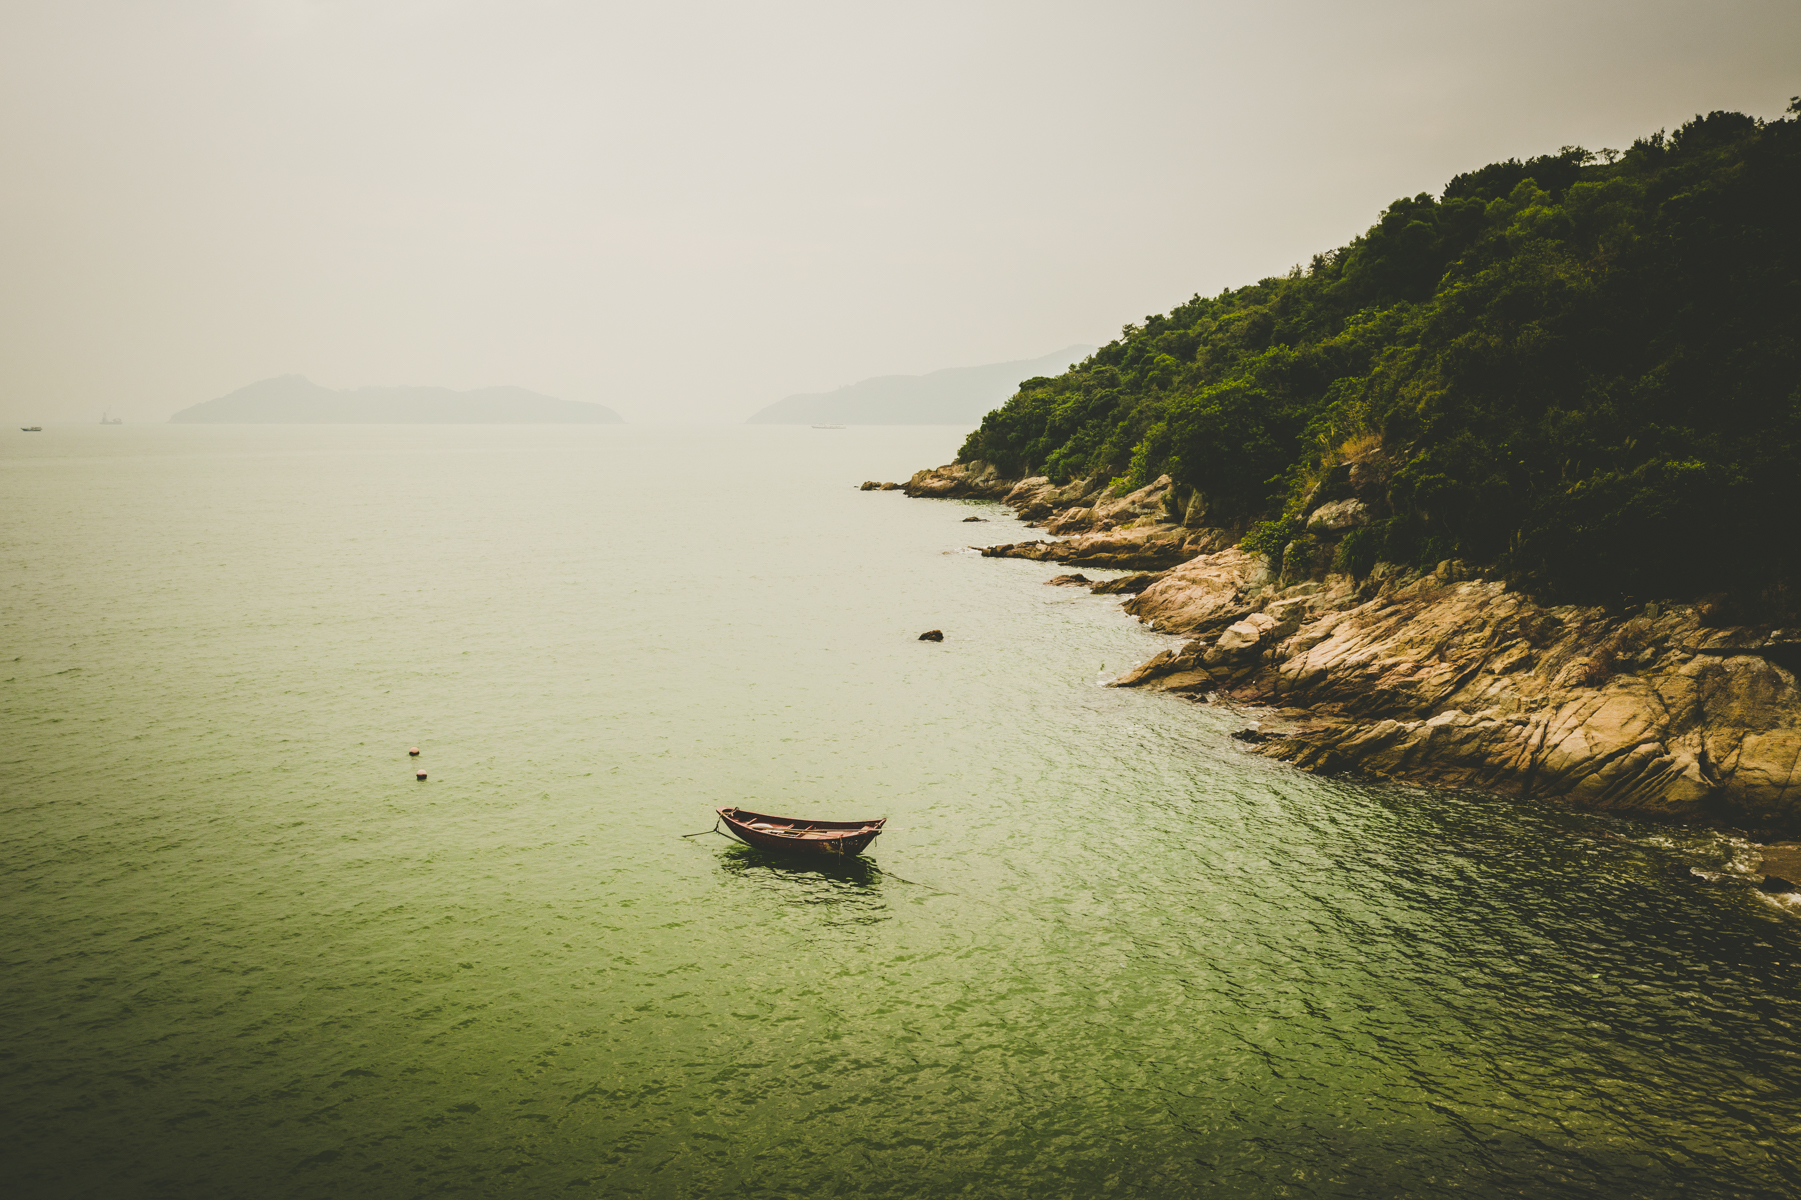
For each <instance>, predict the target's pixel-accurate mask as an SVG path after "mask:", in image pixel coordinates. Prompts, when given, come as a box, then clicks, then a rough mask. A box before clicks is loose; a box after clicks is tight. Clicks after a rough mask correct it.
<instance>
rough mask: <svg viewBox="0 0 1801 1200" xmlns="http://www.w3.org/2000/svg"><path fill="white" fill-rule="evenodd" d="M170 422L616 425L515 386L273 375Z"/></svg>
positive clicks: (579, 405)
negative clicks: (335, 382)
mask: <svg viewBox="0 0 1801 1200" xmlns="http://www.w3.org/2000/svg"><path fill="white" fill-rule="evenodd" d="M169 420H170V421H171V422H175V423H178V424H214V425H622V424H624V423H625V422H624V418H622V417H620V415H619V414H618V413H616V412H614V411H613V410H612V409H610V408H608V407H606V406H605V405H604V404H588V403H585V402H583V401H580V400H559V399H557V398H556V397H555V396H542V395H539V394H538V393H537V392H528V391H526V390H525V389H524V388H517V387H489V388H475V389H473V390H471V391H467V392H457V391H452V390H451V389H450V388H439V387H361V388H355V389H345V390H343V391H338V390H336V389H333V388H328V387H321V386H320V385H319V384H316V383H314V382H313V381H312V380H310V379H308V378H306V377H305V376H303V375H278V376H276V377H275V378H273V379H264V380H260V381H259V382H256V383H252V384H249V385H247V386H245V387H241V388H239V389H238V390H237V391H235V392H232V393H230V394H229V395H225V396H220V397H219V398H218V399H216V400H208V401H206V402H204V403H202V404H196V405H194V406H193V407H191V408H184V409H182V410H181V411H180V412H178V413H176V414H175V415H174V416H172V417H170V418H169Z"/></svg>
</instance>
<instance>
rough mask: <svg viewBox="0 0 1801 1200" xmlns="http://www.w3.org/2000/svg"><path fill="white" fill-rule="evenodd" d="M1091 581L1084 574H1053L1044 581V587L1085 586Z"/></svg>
mask: <svg viewBox="0 0 1801 1200" xmlns="http://www.w3.org/2000/svg"><path fill="white" fill-rule="evenodd" d="M1091 582H1092V581H1091V580H1090V579H1089V578H1088V576H1086V575H1053V576H1052V577H1051V578H1049V579H1047V580H1045V581H1044V586H1046V587H1087V586H1088V585H1089V583H1091Z"/></svg>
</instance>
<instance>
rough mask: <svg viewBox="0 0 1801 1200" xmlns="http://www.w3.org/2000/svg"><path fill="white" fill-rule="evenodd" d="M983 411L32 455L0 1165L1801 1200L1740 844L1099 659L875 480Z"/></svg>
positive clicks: (350, 1188)
mask: <svg viewBox="0 0 1801 1200" xmlns="http://www.w3.org/2000/svg"><path fill="white" fill-rule="evenodd" d="M959 435H960V431H954V430H946V429H900V430H896V429H849V430H839V431H818V430H810V429H785V428H770V427H746V428H739V429H658V428H638V427H618V428H582V429H574V428H570V429H562V428H538V429H533V428H502V429H475V428H381V427H346V428H281V427H271V428H231V427H216V428H208V427H204V426H169V427H125V428H123V429H120V428H105V429H102V428H98V427H96V428H91V429H51V430H49V431H47V432H45V433H43V434H33V435H30V436H29V437H27V436H26V435H17V434H14V435H11V436H10V438H9V439H8V440H7V441H6V442H5V443H4V447H5V448H4V451H3V452H0V496H3V498H4V509H5V512H6V514H7V520H6V522H5V525H4V527H3V528H0V554H3V559H0V561H3V562H4V571H5V575H4V590H3V591H0V596H3V597H4V610H3V612H0V637H3V645H4V654H3V655H0V660H3V661H0V668H3V669H0V676H3V677H4V678H3V679H0V703H3V706H4V713H3V716H4V722H3V729H4V738H3V745H0V812H3V813H4V823H3V825H0V871H3V872H4V875H3V878H4V884H3V886H4V912H5V921H4V924H3V925H0V956H3V961H4V969H5V987H4V992H3V993H0V1003H3V1006H4V1007H3V1018H0V1019H3V1025H0V1035H3V1045H0V1050H3V1053H4V1058H3V1059H0V1089H3V1090H0V1103H3V1110H0V1117H3V1118H4V1120H5V1122H6V1128H7V1130H8V1135H7V1140H8V1142H9V1143H10V1149H9V1152H8V1158H9V1159H10V1160H11V1165H10V1167H9V1169H8V1173H9V1176H10V1179H11V1183H10V1185H9V1191H11V1192H12V1194H15V1195H17V1194H26V1195H31V1196H91V1197H129V1196H179V1197H205V1196H253V1195H254V1196H268V1197H286V1196H292V1197H316V1196H415V1195H417V1196H423V1195H439V1194H445V1195H449V1194H460V1195H474V1196H490V1195H495V1196H499V1195H505V1196H558V1197H562V1196H647V1197H703V1196H809V1197H813V1196H880V1197H903V1196H905V1197H914V1196H917V1197H939V1196H955V1195H967V1196H980V1197H1022V1198H1023V1197H1031V1198H1034V1200H1037V1198H1042V1197H1058V1196H1069V1197H1085V1196H1102V1195H1105V1196H1142V1197H1165V1196H1168V1197H1181V1196H1222V1197H1228V1196H1229V1197H1265V1196H1270V1197H1274V1196H1296V1197H1305V1196H1421V1197H1424V1196H1439V1195H1444V1194H1458V1195H1469V1196H1532V1197H1544V1196H1671V1197H1675V1196H1760V1195H1782V1194H1795V1193H1796V1192H1797V1191H1801V1139H1798V1138H1797V1135H1798V1134H1801V1128H1798V1126H1801V1059H1798V1057H1797V1049H1796V1033H1797V1023H1798V1022H1801V1004H1798V1003H1797V982H1798V981H1801V970H1798V966H1801V922H1798V921H1797V920H1796V919H1795V918H1794V916H1792V915H1791V914H1790V913H1788V912H1786V911H1784V910H1783V909H1781V908H1780V907H1778V906H1777V905H1775V904H1774V903H1772V902H1770V901H1769V900H1767V899H1766V898H1764V897H1761V896H1760V895H1759V894H1757V893H1756V892H1754V891H1752V890H1751V889H1750V888H1748V887H1747V886H1744V884H1743V881H1742V879H1741V878H1740V876H1739V875H1737V874H1735V873H1734V871H1733V867H1734V861H1735V857H1740V858H1742V855H1741V854H1740V848H1739V847H1737V846H1735V844H1734V843H1733V842H1732V841H1730V840H1729V839H1726V838H1722V837H1720V836H1718V835H1714V834H1711V833H1707V832H1704V831H1696V830H1672V829H1661V828H1651V827H1641V826H1635V825H1632V824H1630V823H1626V822H1620V821H1614V820H1608V819H1603V818H1598V817H1594V816H1585V815H1580V814H1570V813H1560V812H1557V811H1552V810H1547V809H1542V808H1537V807H1532V806H1526V805H1519V804H1513V803H1508V802H1504V801H1499V800H1495V799H1492V798H1487V797H1482V796H1470V795H1457V794H1441V793H1432V792H1426V791H1420V790H1414V789H1406V788H1396V787H1374V786H1362V785H1358V784H1355V783H1351V782H1346V781H1332V780H1322V779H1318V778H1315V777H1312V776H1309V775H1305V774H1302V773H1299V772H1296V771H1294V770H1291V769H1289V768H1287V767H1284V766H1281V765H1279V764H1272V763H1269V762H1266V761H1263V760H1261V759H1258V758H1255V757H1252V756H1249V755H1247V754H1246V753H1244V752H1243V751H1242V749H1241V748H1240V747H1239V746H1238V744H1237V743H1235V742H1232V741H1231V740H1230V739H1228V738H1227V737H1226V734H1227V733H1229V732H1231V731H1232V730H1234V729H1236V728H1239V727H1240V726H1241V725H1242V724H1243V722H1244V718H1243V716H1242V715H1238V714H1234V713H1232V712H1229V711H1225V710H1222V709H1209V708H1202V707H1196V706H1193V705H1190V704H1187V703H1184V702H1181V701H1178V700H1175V699H1172V698H1169V697H1164V696H1156V695H1146V694H1142V693H1137V692H1131V691H1114V690H1108V689H1104V688H1101V687H1099V686H1097V682H1098V681H1099V680H1101V679H1102V678H1104V677H1108V676H1111V675H1114V674H1117V673H1118V672H1119V671H1120V670H1122V669H1124V668H1125V667H1128V666H1131V665H1133V664H1135V663H1137V662H1138V661H1141V660H1142V659H1143V658H1145V657H1148V656H1149V655H1150V654H1151V653H1154V652H1155V651H1156V650H1157V649H1160V648H1161V647H1162V645H1163V644H1164V643H1163V640H1162V639H1160V638H1159V637H1158V636H1157V635H1154V634H1151V633H1149V632H1147V631H1144V630H1142V629H1141V628H1139V627H1138V626H1136V625H1135V624H1134V623H1133V622H1132V621H1131V620H1130V618H1128V617H1126V616H1124V615H1123V614H1121V613H1120V611H1119V609H1118V606H1117V603H1116V602H1115V601H1114V600H1112V599H1108V598H1103V597H1092V596H1089V595H1088V594H1087V593H1086V592H1083V591H1081V590H1079V589H1077V590H1071V589H1063V588H1047V587H1044V586H1042V582H1043V580H1045V579H1046V578H1048V577H1049V576H1050V575H1052V574H1054V573H1056V571H1057V568H1054V567H1047V566H1043V565H1040V564H1033V563H1020V562H1011V561H1002V560H987V559H982V558H980V557H978V556H975V555H973V554H969V553H964V552H959V551H960V548H961V547H963V546H965V545H967V544H968V543H970V542H972V541H975V542H984V541H999V540H1013V539H1014V538H1015V537H1017V533H1016V530H1017V526H1016V525H1015V524H1014V523H1013V522H1011V521H1010V520H1008V519H1007V518H1006V517H1005V515H1004V514H1003V513H1002V512H1000V511H999V510H998V509H995V508H994V507H993V506H989V505H968V504H956V503H944V502H927V501H911V500H907V499H905V498H904V497H902V496H900V495H899V494H897V493H862V492H858V491H856V490H854V488H853V486H852V485H854V484H856V483H857V482H860V481H861V480H863V479H866V478H882V479H889V478H899V477H904V476H905V475H906V474H907V473H909V472H910V471H912V470H913V469H915V468H917V467H919V466H923V465H928V464H931V463H937V462H942V461H945V460H946V459H948V458H949V457H950V456H951V454H952V453H953V452H954V450H955V448H956V442H957V440H958V437H959ZM970 515H982V516H985V517H988V518H990V523H988V524H975V523H964V522H963V520H962V519H963V518H964V517H966V516H970ZM928 628H941V629H943V630H944V631H945V635H946V636H945V641H944V642H943V643H942V644H941V645H935V644H931V643H921V642H918V641H917V640H916V637H917V635H918V633H919V632H920V631H922V630H925V629H928ZM413 744H418V745H420V746H421V747H422V748H423V750H424V754H423V756H422V758H421V759H420V760H419V761H420V762H421V763H422V764H423V765H424V766H425V767H426V768H427V769H428V770H429V772H430V779H429V781H428V782H426V783H417V782H415V781H414V779H413V766H414V764H413V762H412V761H411V760H409V759H408V758H407V757H406V753H405V751H406V748H407V747H408V746H409V745H413ZM720 803H743V804H745V805H747V806H749V807H753V808H758V809H762V810H765V811H775V812H796V813H803V814H809V815H821V816H841V817H861V816H873V815H886V816H888V817H889V818H890V820H889V824H888V832H887V833H886V834H885V835H884V836H883V837H882V838H881V839H880V840H879V841H878V842H877V843H876V844H875V847H874V849H873V850H872V852H871V854H870V856H869V858H868V859H867V860H865V861H863V862H861V863H856V864H848V865H846V866H844V867H842V868H839V869H837V870H830V871H821V870H815V869H808V868H805V867H799V866H795V865H792V864H790V863H786V862H783V861H780V860H775V859H770V858H766V857H764V856H762V855H760V854H758V853H755V852H752V851H749V850H748V849H746V848H744V847H742V846H738V845H736V844H734V843H731V842H728V841H726V840H725V839H723V838H722V837H719V836H717V835H714V834H703V835H702V836H696V837H684V836H682V835H684V834H692V833H697V832H699V831H702V830H706V829H707V828H708V827H709V826H710V825H711V824H712V821H713V817H712V806H713V805H715V804H720ZM1691 868H1694V869H1693V870H1691ZM1714 875H1721V876H1722V877H1721V878H1719V879H1718V880H1717V881H1711V882H1710V878H1709V877H1711V876H1714Z"/></svg>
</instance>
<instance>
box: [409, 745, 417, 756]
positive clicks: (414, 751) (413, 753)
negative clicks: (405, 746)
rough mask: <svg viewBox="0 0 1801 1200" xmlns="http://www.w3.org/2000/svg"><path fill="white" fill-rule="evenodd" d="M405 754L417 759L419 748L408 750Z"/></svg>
mask: <svg viewBox="0 0 1801 1200" xmlns="http://www.w3.org/2000/svg"><path fill="white" fill-rule="evenodd" d="M407 753H408V754H410V755H412V756H413V757H414V758H418V757H419V747H417V746H414V747H413V748H412V749H411V750H408V751H407Z"/></svg>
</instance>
